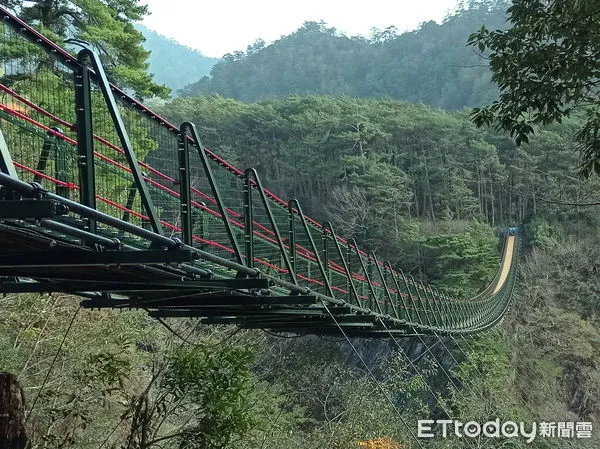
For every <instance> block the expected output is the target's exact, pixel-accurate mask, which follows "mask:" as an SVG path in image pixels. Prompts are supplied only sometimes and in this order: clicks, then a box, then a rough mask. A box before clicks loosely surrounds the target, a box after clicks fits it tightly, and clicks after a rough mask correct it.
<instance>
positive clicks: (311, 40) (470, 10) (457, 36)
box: [181, 0, 509, 109]
mask: <svg viewBox="0 0 600 449" xmlns="http://www.w3.org/2000/svg"><path fill="white" fill-rule="evenodd" d="M508 4H509V0H469V1H465V2H463V3H462V7H461V9H459V10H457V11H456V12H455V13H454V15H452V16H449V17H448V18H446V20H444V22H443V23H441V24H437V23H435V22H426V23H423V24H422V25H421V26H420V28H419V29H418V30H416V31H411V32H407V33H403V34H397V32H396V30H395V28H393V27H390V28H387V29H385V30H381V31H379V32H377V33H374V35H373V37H372V38H371V39H365V38H362V37H347V36H344V35H342V34H340V33H339V32H337V31H336V30H335V29H334V28H327V27H326V26H325V24H324V23H322V22H321V23H318V22H306V23H305V24H304V25H303V26H302V27H301V28H300V29H298V30H297V31H295V32H294V33H292V34H290V35H288V36H284V37H282V38H281V39H279V40H278V41H276V42H274V43H273V44H271V45H267V46H265V44H264V42H262V41H257V42H256V43H255V44H254V45H251V46H249V47H248V49H247V51H246V52H241V51H238V52H235V53H233V54H228V55H225V56H224V57H223V59H222V60H221V61H219V62H218V63H217V64H216V65H215V66H214V68H213V70H212V72H211V75H212V76H211V77H208V76H206V77H203V78H201V79H199V81H197V82H196V83H194V84H191V85H190V86H187V87H186V88H185V89H183V91H182V92H181V95H183V96H198V95H207V94H212V93H216V94H219V95H222V96H224V97H229V98H235V99H237V100H241V101H245V102H256V101H262V100H265V99H271V98H284V97H286V96H288V95H290V94H298V95H313V94H320V95H347V96H351V97H371V98H393V99H398V100H405V101H411V102H422V103H425V104H429V105H431V106H436V107H443V108H446V109H462V108H464V107H472V106H479V105H482V104H488V103H490V102H491V101H493V100H494V99H496V98H497V96H498V90H497V88H496V87H495V86H494V85H492V84H491V82H490V81H491V73H490V70H489V68H488V67H487V62H486V61H485V60H484V59H482V58H481V57H480V56H479V55H477V54H476V52H475V51H474V49H473V48H471V47H467V46H466V41H467V39H468V37H469V35H470V34H471V33H474V32H475V31H477V30H478V29H479V28H481V25H483V24H486V26H488V28H491V29H496V28H502V27H505V26H506V8H507V6H508Z"/></svg>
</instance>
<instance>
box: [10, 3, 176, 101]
mask: <svg viewBox="0 0 600 449" xmlns="http://www.w3.org/2000/svg"><path fill="white" fill-rule="evenodd" d="M0 4H1V5H3V6H7V7H9V8H13V9H14V10H15V11H16V12H17V14H18V15H19V17H20V18H21V19H23V20H24V21H25V22H27V23H30V24H32V25H34V26H36V27H37V28H38V29H39V30H40V31H41V32H42V33H43V34H45V35H46V36H47V37H49V38H50V39H52V40H53V41H55V42H56V43H58V44H59V45H63V44H64V41H65V40H66V39H68V38H76V39H81V40H83V41H86V42H89V43H90V44H92V45H93V46H94V47H95V48H96V50H97V51H98V53H99V54H100V55H101V57H102V60H103V63H104V65H105V68H106V70H107V72H108V73H109V76H110V77H111V78H112V80H113V81H115V82H116V83H118V84H120V85H121V86H124V87H128V88H130V89H132V90H133V91H135V93H136V94H137V95H138V96H140V97H151V96H159V97H166V96H168V94H169V89H168V88H166V87H165V86H162V85H158V84H156V83H155V82H153V81H152V76H151V75H150V74H148V72H147V69H148V63H147V62H146V60H147V59H148V56H149V55H150V52H148V51H146V50H144V48H143V47H142V42H143V41H144V36H142V34H141V33H140V32H139V31H137V30H136V29H135V28H134V27H133V23H132V22H134V21H139V20H141V19H142V18H143V17H144V16H146V15H147V14H148V13H149V12H148V7H147V6H146V5H143V4H140V0H38V1H36V2H35V3H34V2H26V1H23V0H0Z"/></svg>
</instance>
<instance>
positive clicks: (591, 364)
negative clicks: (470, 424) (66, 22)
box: [0, 0, 600, 449]
mask: <svg viewBox="0 0 600 449" xmlns="http://www.w3.org/2000/svg"><path fill="white" fill-rule="evenodd" d="M122 1H123V4H129V5H130V6H131V1H127V0H122ZM0 3H2V4H6V3H7V2H0ZM11 3H18V2H11ZM29 3H33V2H28V4H29ZM117 3H119V2H117ZM82 4H85V5H88V6H89V5H95V6H97V5H98V3H96V2H95V0H89V1H88V0H86V2H83V3H82ZM103 4H104V3H103ZM505 6H506V3H505V2H504V1H499V2H491V1H471V2H468V3H467V7H466V8H465V9H462V10H460V11H459V12H457V14H455V15H454V16H452V17H450V18H448V19H447V20H446V21H445V22H444V23H443V24H441V25H437V24H434V23H426V24H424V25H423V26H422V27H421V28H420V29H419V30H417V31H415V32H411V33H406V34H403V35H401V36H396V35H395V33H394V32H393V30H386V31H384V32H381V33H379V34H378V35H377V36H374V38H373V39H371V40H364V39H356V38H348V37H344V36H340V35H338V34H337V33H336V32H335V31H334V30H330V29H327V28H326V27H325V26H324V25H322V24H315V23H308V24H306V25H305V26H304V27H303V28H302V29H300V30H298V31H297V32H295V33H293V34H291V35H290V36H288V37H285V38H283V39H281V40H280V41H278V42H276V43H274V44H273V45H270V46H267V47H264V46H263V45H262V44H261V43H260V42H259V43H257V44H255V45H253V46H251V47H250V48H249V49H248V51H247V52H246V53H243V54H242V53H239V54H234V55H231V56H230V57H227V58H226V59H225V60H224V61H222V62H220V63H218V64H217V65H216V66H215V67H214V68H213V71H212V78H211V79H209V78H205V79H203V80H202V81H200V82H199V83H197V84H195V85H192V86H190V87H188V88H187V89H186V91H187V94H189V95H194V96H193V97H189V98H176V99H174V100H170V101H169V102H168V103H165V104H163V105H162V106H161V107H160V110H157V111H156V112H158V113H160V114H161V115H164V116H165V117H166V118H168V119H169V120H171V121H172V122H173V123H176V124H180V123H181V122H183V121H192V122H195V123H196V124H197V126H198V130H199V133H200V136H201V138H202V141H203V142H202V143H203V144H204V145H205V146H207V147H209V148H211V149H212V150H214V151H215V152H216V153H218V154H219V155H221V156H223V157H224V158H225V159H227V160H228V161H229V162H231V163H232V164H233V165H236V166H237V167H239V168H241V169H243V168H246V167H255V168H256V169H257V171H258V173H259V175H260V176H261V178H262V180H263V183H264V184H265V186H266V187H268V188H269V189H270V190H272V191H273V192H275V193H277V194H278V195H280V196H281V197H283V198H298V199H299V200H300V201H301V203H302V204H303V206H304V208H305V211H306V212H307V214H308V215H310V216H312V217H314V218H315V219H319V220H322V221H325V220H329V221H331V222H332V223H333V225H334V227H335V228H336V230H337V232H338V233H339V234H340V235H342V236H344V237H354V238H356V239H357V240H358V241H359V242H360V246H361V247H363V248H365V249H368V250H375V251H376V252H377V254H378V256H380V257H381V259H389V260H390V261H391V262H392V263H393V265H395V266H397V267H400V268H402V269H403V270H404V271H405V272H406V273H407V274H410V275H413V276H414V277H415V278H416V279H418V280H422V281H425V282H429V283H431V284H433V285H435V286H436V287H440V288H442V289H444V290H445V291H447V292H450V293H452V294H456V295H460V296H462V297H470V296H473V295H475V294H476V293H477V292H479V291H481V290H482V288H483V287H485V286H486V284H487V283H488V282H489V281H490V280H491V279H492V278H493V276H494V275H495V273H496V270H497V269H498V257H499V254H500V247H501V241H502V237H503V236H504V232H505V230H506V227H507V226H519V235H520V236H521V237H522V243H523V246H522V249H521V251H522V253H521V256H522V257H521V268H520V280H519V284H518V290H517V291H516V292H515V294H514V298H513V299H514V302H513V306H512V308H511V310H510V311H509V313H508V314H507V316H506V317H505V319H504V321H503V322H502V323H501V324H500V325H499V326H498V327H497V328H496V329H494V330H492V331H490V332H486V333H485V334H482V335H481V334H478V335H475V336H462V335H453V336H414V335H413V336H407V337H404V338H389V339H381V340H376V341H374V340H366V339H353V340H350V341H348V340H346V339H345V338H343V335H340V336H339V338H338V337H337V336H336V337H323V336H298V335H291V334H283V335H279V334H276V335H274V334H272V333H269V332H265V331H260V330H256V331H249V330H239V329H235V328H232V327H228V326H207V325H203V324H200V322H199V321H198V320H194V319H166V320H156V319H151V318H150V317H148V316H147V314H145V313H144V312H140V311H137V312H136V311H124V310H123V311H118V312H117V311H114V310H103V311H96V310H84V309H82V308H80V307H79V301H80V298H77V297H73V296H68V295H64V294H53V295H43V296H42V295H30V294H19V295H17V294H9V295H4V296H0V310H1V311H2V313H0V372H4V371H6V372H10V373H12V374H14V375H15V376H17V378H18V380H19V382H20V384H21V386H22V387H23V390H24V394H25V399H26V417H27V422H26V426H27V431H28V435H29V438H30V440H31V443H30V448H31V449H42V448H43V449H107V448H111V449H257V448H260V449H283V448H285V449H288V448H289V449H357V448H367V449H414V448H419V449H421V448H424V449H455V448H457V449H474V448H478V449H483V448H486V449H526V448H527V449H529V448H532V449H564V448H572V449H597V448H598V447H599V440H598V430H597V429H599V428H600V389H599V388H598V386H599V385H600V314H599V311H600V278H599V276H600V274H599V262H598V258H599V256H600V251H599V250H598V248H600V236H599V234H598V231H597V230H598V227H599V226H600V210H599V206H598V203H599V200H600V193H599V192H600V189H599V187H600V179H598V178H597V177H596V178H594V177H592V178H590V179H588V180H583V179H581V178H580V177H579V176H578V175H577V174H576V173H577V166H578V164H579V159H578V154H577V152H576V151H574V150H575V148H576V147H575V145H574V141H573V133H574V131H575V130H576V129H578V127H579V126H581V123H582V121H583V120H584V119H585V118H584V117H579V116H577V115H576V114H575V115H573V116H572V117H570V118H566V119H565V120H563V122H562V123H561V124H556V125H552V126H545V127H541V126H540V127H536V128H535V133H534V135H533V136H532V137H531V139H530V142H529V143H528V144H524V145H522V146H520V147H517V146H516V145H515V142H514V140H512V139H511V138H510V136H508V135H506V134H504V133H498V132H495V131H494V130H492V129H489V128H483V129H477V128H476V127H475V126H474V125H473V124H472V123H471V121H470V120H469V117H468V110H464V109H462V108H463V107H464V106H467V105H475V104H480V103H485V102H489V101H490V99H492V98H493V97H494V95H495V91H494V88H493V87H492V86H491V85H490V83H489V79H490V75H489V72H488V70H487V68H485V67H482V60H481V59H480V58H479V57H478V56H477V55H476V54H475V53H473V51H472V49H470V48H466V47H465V41H466V38H467V36H468V35H469V34H470V33H472V32H474V31H476V30H477V29H479V28H480V27H481V25H482V23H484V22H485V23H487V24H488V26H489V27H491V28H492V27H499V26H503V25H504V23H503V21H504V13H505ZM104 7H106V8H107V6H104ZM36 11H37V10H36ZM140 14H141V13H140ZM115 16H116V14H115ZM109 17H112V16H110V15H109ZM93 23H94V21H93V20H92V24H93ZM169 45H170V44H169ZM153 51H154V56H155V57H156V56H158V57H159V58H160V61H161V63H164V61H166V60H167V59H166V56H164V55H159V53H160V52H159V51H158V50H157V49H156V48H154V49H153ZM186 51H187V50H186ZM9 56H10V55H9ZM142 56H143V55H142ZM143 59H144V58H141V57H140V60H142V62H143ZM175 59H176V60H177V61H179V60H180V58H179V57H176V58H175ZM171 62H172V63H173V64H175V62H173V61H171ZM166 65H167V64H165V66H166ZM275 66H276V67H277V70H274V69H273V67H275ZM172 67H174V65H172V66H170V68H172ZM44 70H48V68H44ZM151 70H152V69H151ZM175 71H179V70H174V72H175ZM117 73H118V72H117ZM172 75H175V74H172ZM173 79H174V80H175V78H173ZM155 80H156V81H159V82H166V83H167V84H168V81H166V80H164V79H161V78H159V77H158V73H157V77H156V78H155ZM30 81H31V80H27V79H26V80H19V83H20V84H18V85H17V86H19V93H20V94H22V95H24V96H25V97H26V98H29V99H30V100H31V101H37V99H39V98H45V97H44V96H43V93H40V92H39V90H36V89H37V88H38V87H37V86H38V84H37V83H35V82H30ZM174 82H175V81H174ZM32 86H33V87H32ZM212 92H218V93H219V94H214V93H212ZM211 93H212V94H211ZM290 93H292V95H290ZM198 94H209V95H202V96H196V95H198ZM307 94H310V95H307ZM229 97H232V98H229ZM359 97H369V98H359ZM398 99H401V100H402V101H400V100H398ZM46 101H51V100H46ZM423 103H429V105H427V106H426V105H424V104H423ZM432 105H433V106H432ZM442 106H443V107H445V108H447V109H441V108H440V107H442ZM454 109H458V110H459V111H450V110H454ZM67 113H69V114H71V113H73V111H68V112H65V114H67ZM129 113H131V111H129ZM133 122H135V121H133ZM143 122H144V121H143V120H140V121H139V123H143ZM1 125H2V124H1V123H0V126H1ZM101 125H102V126H96V127H95V128H94V131H95V132H97V133H104V132H107V133H108V132H112V131H106V129H107V128H109V127H110V123H109V122H108V121H106V122H102V123H101ZM131 137H132V142H134V145H136V148H137V149H138V150H139V149H140V148H146V149H149V146H148V145H146V146H144V145H143V144H144V140H145V139H146V136H145V134H144V132H143V131H142V132H140V130H139V129H138V132H137V133H132V135H131ZM157 147H158V146H153V147H152V148H157ZM138 155H139V157H140V158H143V159H144V160H145V162H147V163H149V164H150V165H156V168H157V169H160V168H161V166H160V163H161V161H163V163H164V161H168V162H169V163H170V162H172V161H173V160H174V158H176V157H177V156H176V155H177V148H175V147H173V146H169V147H168V148H167V147H166V146H165V147H163V148H161V149H160V150H151V151H150V153H149V154H146V152H144V153H142V152H141V151H140V152H139V154H138ZM111 187H114V188H116V189H119V188H121V190H123V191H124V192H126V190H125V189H127V188H128V185H124V187H121V186H118V185H117V186H114V185H111ZM174 188H175V187H174ZM1 282H2V278H0V283H1ZM449 417H451V418H454V419H459V420H462V421H463V422H464V421H469V420H474V421H478V422H480V423H483V422H486V421H491V420H494V419H496V418H498V419H500V420H502V421H508V420H511V421H516V422H519V421H524V422H526V423H531V422H532V421H537V422H541V421H547V422H565V421H586V422H592V423H593V426H594V432H593V438H591V439H589V440H587V439H586V440H575V439H564V438H563V439H561V438H537V439H536V440H535V441H534V442H532V443H527V442H526V441H525V440H524V439H521V438H516V439H502V438H489V439H476V440H469V439H458V438H455V437H453V436H451V437H449V438H448V439H441V438H435V439H420V440H416V439H415V438H414V434H415V433H416V429H417V420H418V419H445V418H449ZM0 419H2V416H0ZM0 443H1V442H0ZM0 447H2V445H1V444H0Z"/></svg>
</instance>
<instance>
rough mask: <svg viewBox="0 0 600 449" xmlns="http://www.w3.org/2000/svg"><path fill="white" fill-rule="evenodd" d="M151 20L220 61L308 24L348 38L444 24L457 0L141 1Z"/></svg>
mask: <svg viewBox="0 0 600 449" xmlns="http://www.w3.org/2000/svg"><path fill="white" fill-rule="evenodd" d="M140 3H147V4H148V6H149V8H150V11H151V12H152V14H151V15H150V16H148V17H147V18H146V19H145V20H144V21H143V23H144V25H146V26H147V27H148V28H150V29H152V30H155V31H157V32H158V33H160V34H162V35H165V36H167V37H170V38H173V39H175V40H177V41H179V42H180V43H182V44H184V45H187V46H189V47H192V48H195V49H198V50H200V51H201V52H202V53H203V54H205V55H206V56H213V57H221V56H223V55H224V54H225V53H231V52H233V51H235V50H246V47H247V46H248V44H251V43H253V42H254V41H255V40H256V39H258V38H262V39H264V40H265V41H267V42H271V41H274V40H276V39H278V38H279V37H281V36H282V35H284V34H289V33H291V32H293V31H295V30H296V29H298V28H299V27H300V26H301V25H302V24H303V23H304V22H305V21H307V20H313V21H319V20H323V21H325V22H326V23H327V25H328V26H330V27H335V28H336V29H338V30H339V31H342V32H344V33H345V34H347V35H349V36H355V35H358V34H361V35H364V36H368V35H369V33H370V30H371V28H373V27H377V28H381V29H384V28H387V27H388V26H390V25H395V26H396V27H397V28H398V30H400V31H406V30H412V29H415V28H416V27H417V26H418V25H419V24H420V23H421V22H424V21H427V20H435V21H440V20H441V19H443V18H444V16H445V15H446V14H447V13H449V12H451V11H453V10H454V8H455V7H456V5H457V4H458V0H367V1H364V0H363V1H357V0H295V1H293V2H292V1H289V0H211V1H198V0H143V1H142V2H140Z"/></svg>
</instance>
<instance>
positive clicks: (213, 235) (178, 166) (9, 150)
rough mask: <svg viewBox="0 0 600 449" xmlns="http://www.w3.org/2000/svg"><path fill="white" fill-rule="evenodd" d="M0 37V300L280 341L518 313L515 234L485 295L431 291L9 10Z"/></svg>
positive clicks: (436, 326)
mask: <svg viewBox="0 0 600 449" xmlns="http://www.w3.org/2000/svg"><path fill="white" fill-rule="evenodd" d="M0 15H1V16H2V19H3V20H2V23H1V25H0V26H1V27H2V30H1V34H0V39H1V40H2V42H1V44H0V49H2V50H0V64H1V65H0V99H1V101H0V248H1V250H0V293H43V292H64V293H69V294H73V295H78V296H81V297H82V298H83V299H82V303H81V304H82V306H83V307H87V308H139V309H144V310H147V311H148V313H149V314H150V315H151V316H154V317H158V318H164V317H197V318H199V319H201V321H202V322H203V323H206V324H234V325H237V326H239V327H242V328H257V329H268V330H271V331H276V332H293V333H313V334H320V335H334V334H335V335H339V332H340V330H342V331H343V332H344V333H345V334H346V335H348V336H359V337H389V336H390V335H392V336H398V337H401V336H405V335H415V334H417V335H420V334H435V335H437V334H445V335H448V334H450V335H456V334H473V333H477V332H481V331H484V330H487V329H490V328H492V327H493V326H495V325H496V324H497V323H498V322H499V321H500V320H501V319H502V317H503V316H504V314H505V313H506V312H507V310H508V309H509V307H510V304H511V296H512V292H513V288H514V285H515V280H516V273H517V263H518V258H519V237H518V235H507V237H506V239H505V242H504V250H503V252H502V258H501V261H500V264H499V269H498V272H497V275H496V277H495V279H494V280H493V281H492V282H491V283H490V285H489V286H488V287H487V288H486V289H485V290H484V291H483V292H481V293H480V294H478V295H477V296H476V297H474V298H457V297H452V296H450V295H449V294H447V293H445V292H443V291H441V290H439V289H436V288H433V287H432V286H430V285H426V284H424V283H422V282H420V281H418V280H415V279H414V278H413V277H412V276H410V275H406V274H405V273H403V272H402V270H399V269H395V268H394V267H393V266H392V265H391V264H390V263H389V262H388V261H384V260H380V259H379V258H378V257H377V256H376V254H374V253H373V252H365V251H363V250H361V249H360V248H359V247H358V245H357V243H356V242H355V241H354V240H353V239H350V240H346V239H344V238H342V237H341V236H338V235H337V234H336V232H335V230H334V229H333V226H332V225H331V223H328V222H325V223H319V222H317V221H315V220H313V219H311V218H310V217H308V216H306V215H305V214H304V213H303V211H302V207H301V205H300V203H299V202H298V201H297V200H294V199H292V200H290V201H285V200H283V199H281V198H279V197H278V196H277V195H275V194H274V193H272V192H271V191H269V190H268V189H267V188H265V187H264V186H263V185H262V183H261V180H260V178H259V176H258V174H257V172H256V171H255V170H253V169H247V170H245V171H242V170H240V169H238V168H236V167H235V166H233V165H232V164H230V163H228V162H227V161H226V160H224V159H223V158H221V157H220V156H219V155H217V154H215V153H214V152H213V151H211V150H210V149H208V148H206V147H204V146H203V145H202V143H201V140H200V136H199V135H198V131H197V129H196V127H195V126H194V124H192V123H189V122H186V123H183V124H181V125H180V126H175V125H173V124H171V123H169V122H168V121H167V120H165V119H164V118H162V117H160V116H159V115H157V114H155V113H154V112H152V111H151V110H150V109H149V108H147V107H146V106H144V105H143V104H142V103H140V102H139V101H137V100H136V99H134V98H133V97H132V96H130V95H129V94H127V93H126V92H125V91H124V90H122V89H120V88H118V87H117V86H115V85H114V84H112V83H110V82H109V80H108V78H107V76H106V74H105V72H104V69H103V67H102V63H101V61H100V58H99V57H98V55H97V54H96V53H94V51H93V50H92V49H91V48H90V47H88V46H87V44H85V43H82V42H71V43H70V44H69V45H70V47H69V49H70V50H72V51H73V50H74V49H77V50H78V55H77V57H74V56H72V55H71V54H70V53H69V52H67V51H66V50H65V49H63V48H60V47H59V46H57V45H56V44H54V43H53V42H52V41H50V40H49V39H47V38H46V37H44V36H43V35H41V34H40V33H39V32H38V31H36V30H35V29H34V28H32V27H30V26H29V25H28V24H26V23H24V22H22V21H21V20H20V19H18V18H17V17H15V16H14V15H12V14H11V13H10V12H8V11H7V10H5V9H3V8H0Z"/></svg>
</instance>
